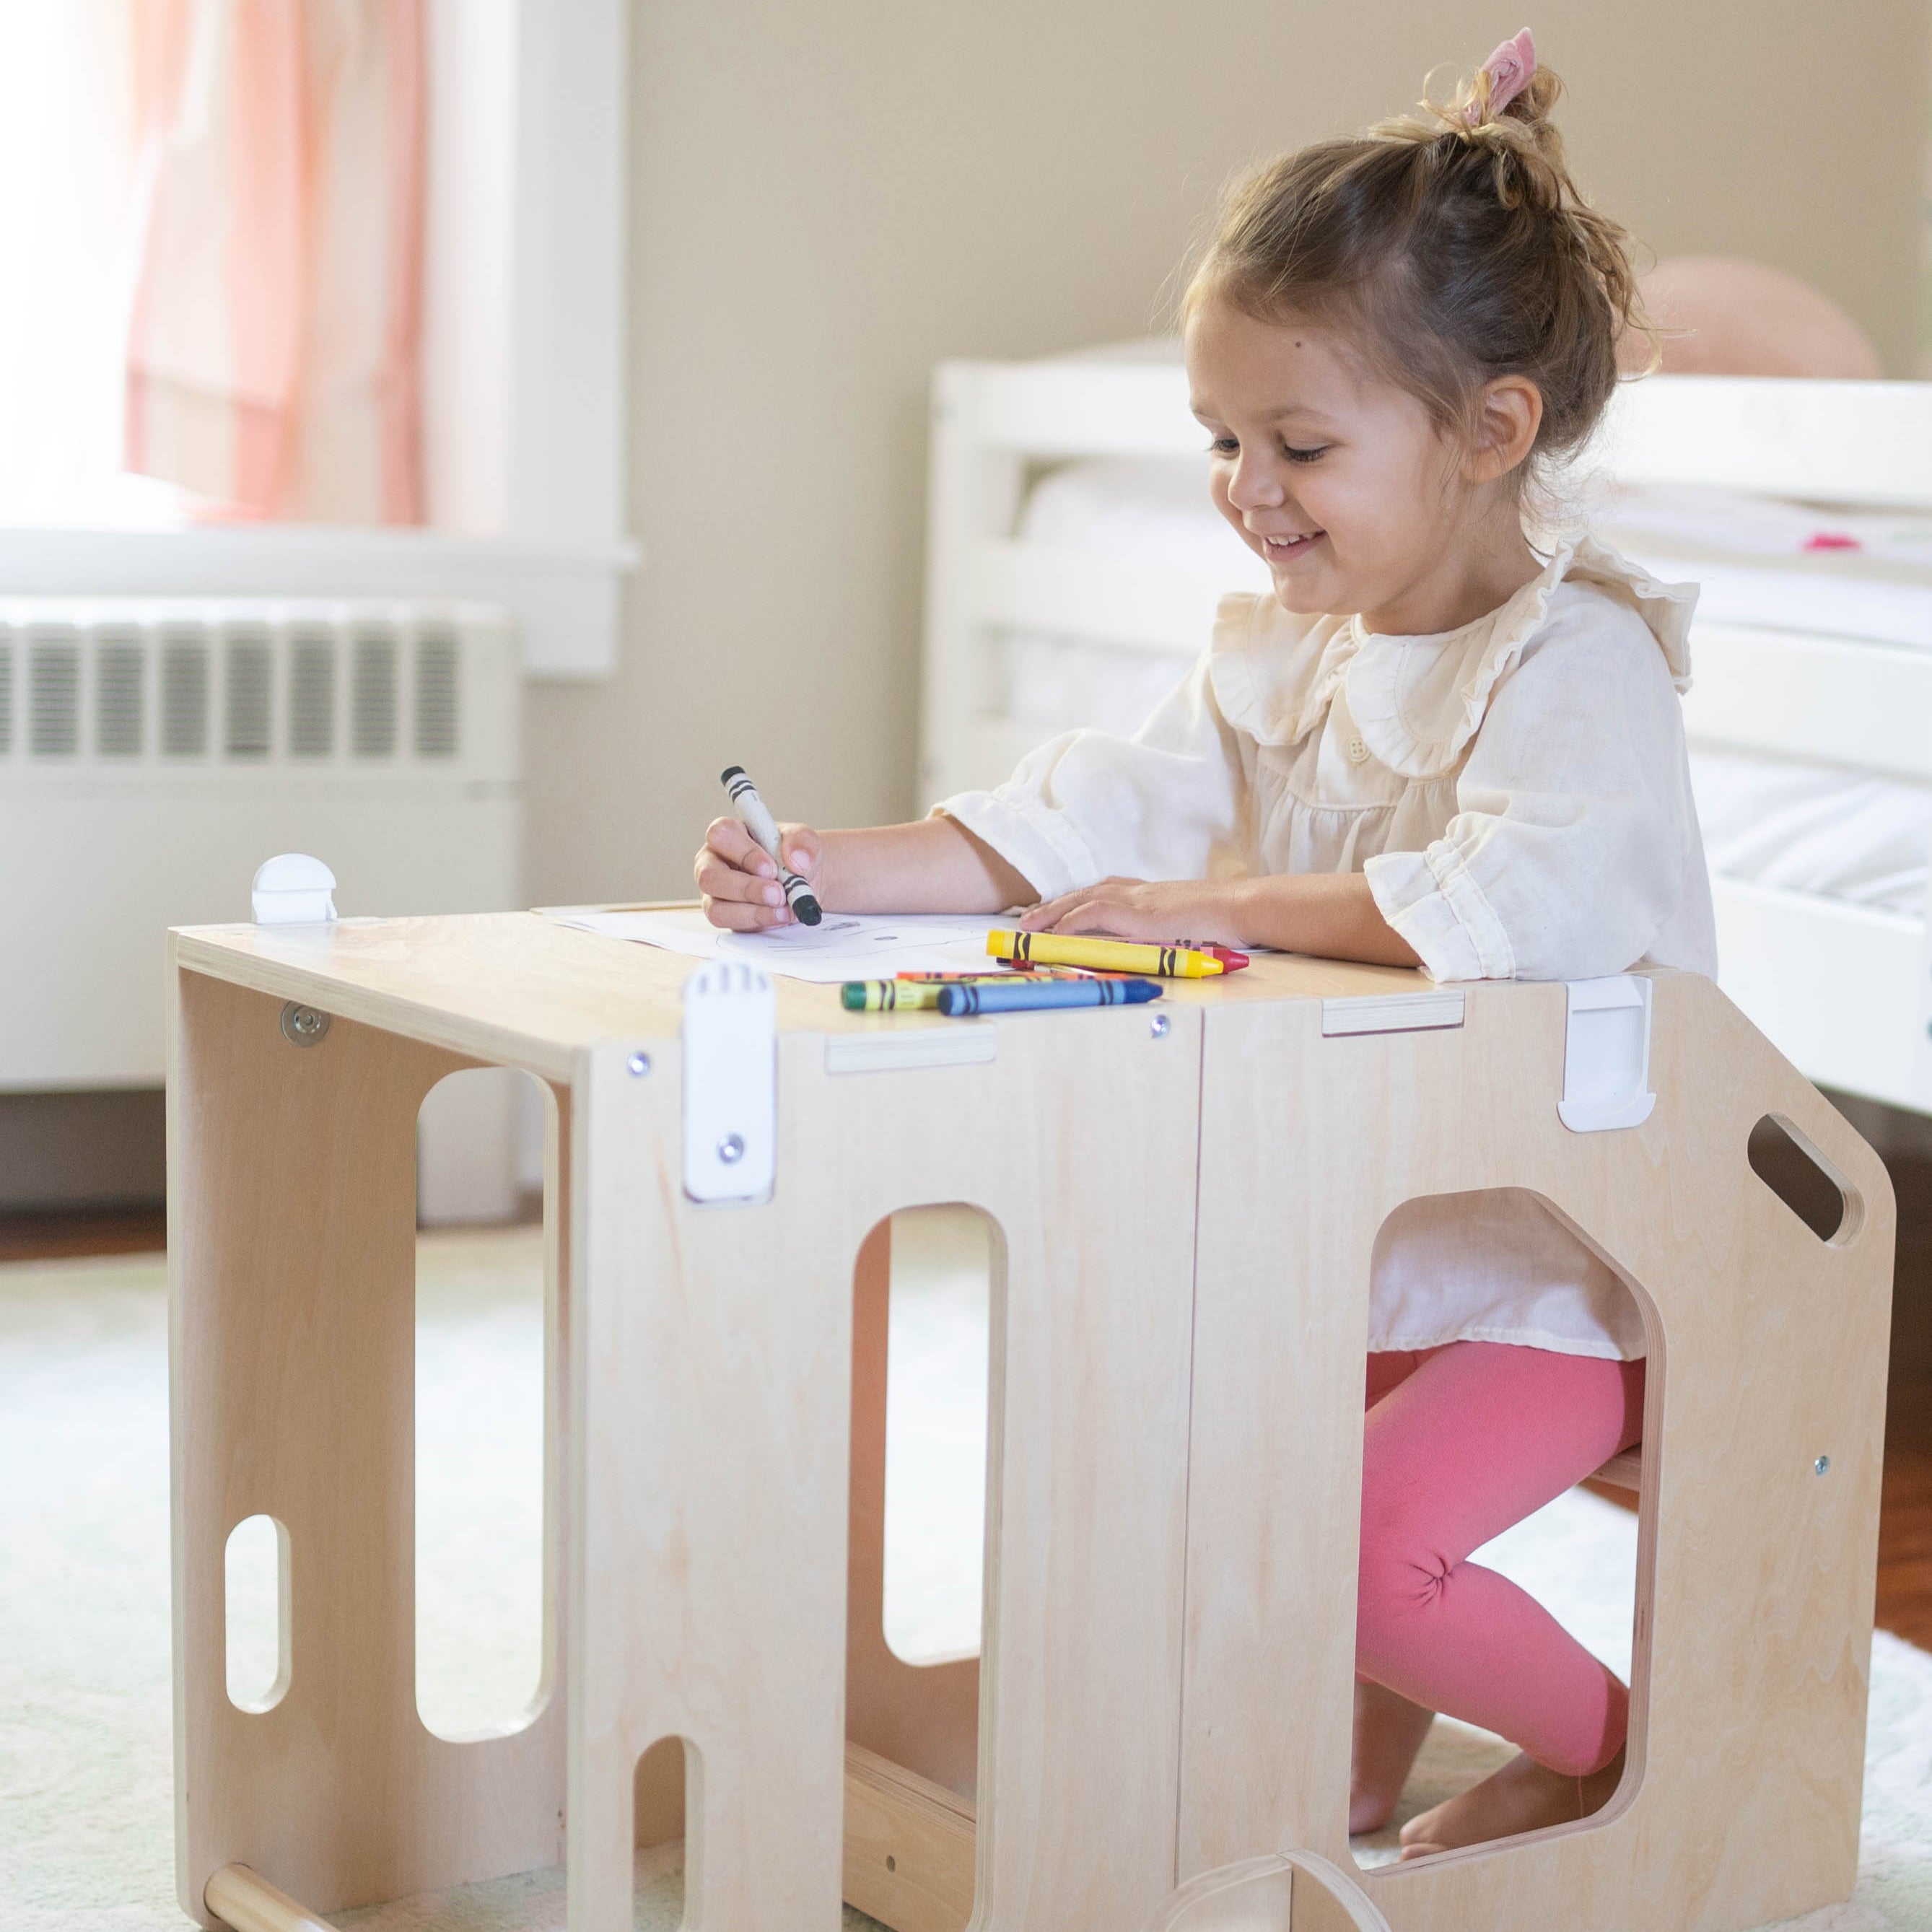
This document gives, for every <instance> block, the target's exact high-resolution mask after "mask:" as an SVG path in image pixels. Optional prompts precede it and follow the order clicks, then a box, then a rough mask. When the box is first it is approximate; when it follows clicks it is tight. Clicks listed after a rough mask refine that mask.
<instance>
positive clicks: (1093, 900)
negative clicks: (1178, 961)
mask: <svg viewBox="0 0 1932 1932" xmlns="http://www.w3.org/2000/svg"><path fill="white" fill-rule="evenodd" d="M1233 912H1234V904H1233V899H1232V892H1231V890H1230V889H1229V887H1228V886H1222V887H1220V888H1218V889H1217V887H1216V886H1213V885H1211V884H1205V883H1202V882H1201V881H1199V880H1193V879H1174V880H1148V879H1103V880H1100V883H1098V884H1097V885H1092V886H1083V887H1082V889H1080V890H1079V891H1078V892H1067V893H1065V894H1064V895H1062V896H1061V898H1057V899H1046V900H1043V901H1042V902H1041V903H1040V904H1038V905H1037V906H1035V907H1034V908H1033V909H1032V910H1031V911H1030V912H1028V913H1026V915H1025V916H1024V917H1023V918H1022V919H1021V921H1020V929H1021V930H1022V932H1064V933H1069V934H1072V933H1091V934H1096V935H1104V936H1106V938H1110V939H1139V940H1148V941H1157V942H1163V943H1166V944H1172V943H1173V942H1174V941H1175V940H1178V939H1194V940H1199V941H1203V942H1205V944H1208V945H1218V946H1240V945H1241V944H1243V943H1244V941H1243V936H1242V935H1241V932H1238V930H1237V929H1236V928H1235V922H1234V919H1233V916H1232V915H1233Z"/></svg>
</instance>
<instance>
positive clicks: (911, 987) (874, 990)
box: [838, 980, 946, 1013]
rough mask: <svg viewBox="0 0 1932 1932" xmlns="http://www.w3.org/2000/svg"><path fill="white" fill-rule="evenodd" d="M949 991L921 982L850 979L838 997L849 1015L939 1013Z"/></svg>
mask: <svg viewBox="0 0 1932 1932" xmlns="http://www.w3.org/2000/svg"><path fill="white" fill-rule="evenodd" d="M945 990H946V989H944V987H943V986H935V985H934V984H932V983H931V982H930V981H920V980H847V981H846V982H845V984H844V986H843V987H842V988H841V989H840V992H839V995H838V997H839V999H840V1001H841V1003H842V1004H844V1008H845V1010H846V1011H847V1013H914V1012H920V1011H924V1012H927V1013H936V1012H937V1011H938V1008H939V996H940V995H941V993H942V992H944V991H945Z"/></svg>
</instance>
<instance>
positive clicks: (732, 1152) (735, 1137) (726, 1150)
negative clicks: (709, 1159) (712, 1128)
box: [718, 1134, 745, 1167]
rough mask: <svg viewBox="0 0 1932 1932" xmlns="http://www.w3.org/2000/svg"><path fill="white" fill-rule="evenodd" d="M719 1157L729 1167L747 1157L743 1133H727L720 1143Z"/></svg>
mask: <svg viewBox="0 0 1932 1932" xmlns="http://www.w3.org/2000/svg"><path fill="white" fill-rule="evenodd" d="M744 1158H745V1141H744V1136H742V1134H727V1135H726V1136H724V1139H722V1140H721V1141H720V1142H718V1159H719V1160H721V1161H722V1162H723V1163H724V1165H725V1166H727V1167H733V1166H736V1164H737V1163H739V1161H741V1160H743V1159H744Z"/></svg>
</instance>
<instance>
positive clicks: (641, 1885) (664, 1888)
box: [631, 1737, 697, 1925]
mask: <svg viewBox="0 0 1932 1932" xmlns="http://www.w3.org/2000/svg"><path fill="white" fill-rule="evenodd" d="M696 1769H697V1757H696V1754H694V1752H693V1751H691V1749H690V1748H689V1747H688V1745H686V1744H685V1741H684V1739H682V1738H678V1737H670V1738H660V1739H658V1741H657V1742H656V1743H655V1744H654V1745H652V1746H651V1748H650V1749H649V1751H646V1752H645V1753H644V1754H643V1757H640V1758H639V1759H638V1760H637V1775H636V1778H635V1779H634V1782H633V1784H632V1786H631V1816H632V1820H633V1827H634V1829H633V1833H632V1836H633V1841H634V1843H635V1844H636V1846H637V1858H636V1863H635V1865H634V1889H635V1895H636V1903H637V1905H638V1906H641V1907H643V1908H645V1909H643V1910H640V1912H638V1913H637V1923H638V1924H640V1925H646V1924H648V1925H670V1924H677V1925H682V1924H683V1923H684V1922H685V1921H684V1899H685V1872H686V1870H687V1867H688V1865H689V1864H690V1863H691V1859H692V1858H693V1856H694V1848H693V1847H692V1846H691V1845H690V1844H689V1843H688V1839H689V1835H690V1827H689V1821H690V1820H691V1817H692V1816H693V1815H694V1814H695V1813H696V1811H697V1793H696V1792H695V1790H693V1788H692V1781H693V1775H694V1772H695V1771H696ZM672 1913H675V1914H676V1917H675V1918H672V1917H670V1916H669V1915H670V1914H672Z"/></svg>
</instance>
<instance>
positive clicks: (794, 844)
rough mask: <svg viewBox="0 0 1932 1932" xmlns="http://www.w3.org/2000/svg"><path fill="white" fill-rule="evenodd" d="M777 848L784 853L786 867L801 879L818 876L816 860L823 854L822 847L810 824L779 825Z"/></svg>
mask: <svg viewBox="0 0 1932 1932" xmlns="http://www.w3.org/2000/svg"><path fill="white" fill-rule="evenodd" d="M778 850H780V851H781V852H782V853H784V862H785V864H786V865H787V868H789V869H790V871H794V872H796V874H798V875H799V877H800V878H801V879H813V878H816V877H817V874H818V862H819V860H820V859H821V858H823V856H824V847H823V844H821V843H820V839H819V836H818V834H817V832H814V831H813V830H812V829H811V826H808V825H781V826H779V827H778Z"/></svg>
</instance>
